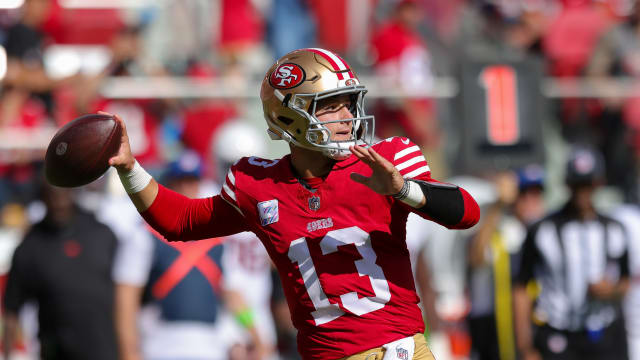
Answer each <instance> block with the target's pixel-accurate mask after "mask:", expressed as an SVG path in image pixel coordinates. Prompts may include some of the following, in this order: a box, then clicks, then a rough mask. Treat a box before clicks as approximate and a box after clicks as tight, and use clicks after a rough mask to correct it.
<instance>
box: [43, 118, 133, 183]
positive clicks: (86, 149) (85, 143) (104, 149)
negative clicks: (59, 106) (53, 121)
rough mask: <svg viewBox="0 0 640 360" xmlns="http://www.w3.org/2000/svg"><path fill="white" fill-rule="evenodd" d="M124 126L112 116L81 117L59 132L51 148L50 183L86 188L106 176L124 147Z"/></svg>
mask: <svg viewBox="0 0 640 360" xmlns="http://www.w3.org/2000/svg"><path fill="white" fill-rule="evenodd" d="M121 136H122V127H121V126H120V124H118V122H116V120H115V119H114V118H113V116H111V115H106V114H89V115H84V116H81V117H79V118H77V119H75V120H73V121H71V122H69V123H67V124H66V125H64V126H63V127H62V128H60V129H59V130H58V132H56V134H55V135H54V136H53V139H51V142H50V143H49V146H48V147H47V153H46V155H45V159H44V170H45V177H46V179H47V181H48V182H49V183H50V184H52V185H55V186H60V187H77V186H82V185H86V184H88V183H90V182H92V181H94V180H96V179H97V178H99V177H100V176H102V174H104V173H105V172H106V171H107V169H108V168H109V158H111V157H112V156H114V155H115V154H116V153H117V152H118V149H119V148H120V137H121Z"/></svg>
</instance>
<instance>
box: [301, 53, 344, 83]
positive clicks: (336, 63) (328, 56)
mask: <svg viewBox="0 0 640 360" xmlns="http://www.w3.org/2000/svg"><path fill="white" fill-rule="evenodd" d="M307 50H309V51H311V52H313V53H316V54H318V55H320V56H322V57H323V58H325V60H327V61H328V62H329V64H331V66H332V67H333V70H334V71H336V75H338V80H343V79H344V76H343V75H342V72H341V71H345V70H349V67H348V66H347V65H346V63H345V62H344V61H343V60H342V59H340V58H339V57H337V56H336V55H335V54H333V53H332V52H330V51H327V50H325V49H320V48H309V49H307Z"/></svg>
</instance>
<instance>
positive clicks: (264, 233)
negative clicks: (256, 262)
mask: <svg viewBox="0 0 640 360" xmlns="http://www.w3.org/2000/svg"><path fill="white" fill-rule="evenodd" d="M366 91H367V90H366V88H365V87H364V86H363V85H361V84H360V82H359V80H358V78H357V77H356V76H355V74H354V73H353V71H352V69H351V68H350V67H349V65H348V64H347V63H346V62H345V61H344V60H342V59H341V58H340V57H339V56H338V55H336V54H335V53H333V52H330V51H327V50H323V49H301V50H296V51H293V52H291V53H289V54H287V55H285V56H283V57H282V58H281V59H280V60H278V61H277V62H276V63H275V64H274V65H273V66H272V67H271V68H270V69H269V70H268V71H267V73H266V76H265V78H264V80H263V82H262V89H261V92H260V97H261V99H262V105H263V109H264V114H265V118H266V121H267V125H268V133H269V135H270V136H271V138H272V139H282V140H285V141H287V142H288V143H289V144H290V149H291V153H290V154H289V155H286V156H284V157H283V158H281V159H278V160H267V159H262V158H256V157H249V158H242V159H241V160H239V161H238V162H237V163H236V164H234V165H233V166H232V167H231V169H230V170H229V172H228V174H227V178H226V183H225V184H224V186H223V188H222V192H221V194H220V195H217V196H214V197H211V198H207V199H188V198H186V197H182V196H180V195H178V194H176V193H174V192H172V191H170V190H168V189H166V188H164V187H162V186H160V185H158V183H157V182H156V181H155V180H153V179H152V178H151V176H150V175H149V174H148V173H146V171H145V170H144V169H143V168H142V167H141V166H140V165H139V164H138V163H137V162H136V160H135V158H134V157H133V156H132V155H131V152H130V150H129V149H130V147H129V141H128V138H127V135H126V131H124V132H123V136H122V146H121V148H120V151H119V153H118V154H117V155H116V156H115V157H113V158H112V159H111V160H110V164H111V165H113V166H115V167H116V168H117V169H118V172H119V175H120V178H121V180H122V183H123V186H124V188H125V189H126V190H127V192H128V193H129V195H130V197H131V199H132V201H133V203H134V204H135V205H136V207H137V208H138V211H140V212H141V214H142V216H143V217H144V218H145V220H146V221H147V222H148V223H149V224H150V225H151V226H153V227H154V228H155V229H157V230H158V231H159V232H160V233H162V234H163V235H164V236H165V237H166V238H167V239H168V240H178V239H180V240H186V239H203V238H209V237H215V236H224V235H230V234H234V233H237V232H241V231H252V232H254V233H255V234H256V235H257V236H258V238H260V240H261V241H262V243H263V244H264V246H265V248H266V249H267V252H268V253H269V256H270V257H271V259H272V260H273V262H274V263H275V266H276V267H277V269H278V272H279V274H280V279H281V281H282V284H283V288H284V290H285V295H286V297H287V302H288V304H289V308H290V310H291V314H292V320H293V323H294V325H295V326H296V328H297V329H298V349H299V351H300V353H301V354H302V357H303V358H304V359H340V358H345V357H346V358H348V359H364V358H366V357H368V358H369V359H371V358H373V357H374V355H372V354H375V356H377V357H375V358H377V359H385V360H388V359H405V360H407V359H433V356H432V355H431V352H430V351H429V349H428V348H427V345H426V342H425V340H424V337H423V335H422V333H423V331H424V323H423V321H422V315H421V313H420V308H419V307H418V305H417V304H418V301H419V299H418V296H417V295H416V291H415V285H414V282H413V277H412V273H411V264H410V260H409V252H408V251H407V246H406V243H405V233H406V230H405V224H406V220H407V216H408V214H409V213H410V212H415V213H417V214H419V215H420V216H422V217H424V218H427V219H430V220H433V221H436V222H438V223H440V224H442V225H444V226H447V227H449V228H453V229H461V228H468V227H471V226H473V225H474V224H475V223H476V222H477V221H478V218H479V209H478V205H477V204H476V202H475V200H474V199H473V198H472V197H471V196H470V195H469V194H468V193H467V192H466V191H465V190H463V189H461V188H459V187H457V186H455V185H451V184H443V183H440V182H438V181H436V180H433V179H432V178H431V173H430V171H429V166H428V165H427V162H426V160H425V158H424V156H423V155H422V153H421V151H420V149H419V148H418V146H417V145H415V144H414V143H413V142H411V141H410V140H409V139H406V138H398V137H394V138H389V139H386V140H383V141H380V142H378V143H376V144H373V143H372V139H373V130H374V119H373V117H372V116H366V115H365V114H364V108H363V97H364V94H365V93H366ZM118 121H120V122H121V124H122V126H124V123H123V122H122V120H121V119H119V118H118Z"/></svg>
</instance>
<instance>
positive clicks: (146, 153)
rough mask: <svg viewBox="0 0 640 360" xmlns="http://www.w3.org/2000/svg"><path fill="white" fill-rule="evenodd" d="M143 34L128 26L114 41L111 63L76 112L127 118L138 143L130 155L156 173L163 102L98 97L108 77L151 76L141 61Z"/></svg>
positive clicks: (82, 97)
mask: <svg viewBox="0 0 640 360" xmlns="http://www.w3.org/2000/svg"><path fill="white" fill-rule="evenodd" d="M140 31H141V28H140V27H138V26H127V27H124V28H122V29H121V30H120V31H119V32H118V33H117V34H116V36H115V37H114V38H113V39H112V42H111V52H112V62H111V64H110V65H109V66H108V67H107V68H106V69H105V70H104V71H103V72H102V73H101V74H100V75H99V76H96V77H94V78H92V80H91V83H90V84H87V86H86V87H85V90H84V91H83V92H82V93H79V94H78V99H77V104H78V105H77V106H78V109H77V111H78V112H79V114H78V115H80V114H83V113H87V112H97V111H106V112H111V113H121V114H126V116H127V131H128V134H129V138H131V139H135V140H133V141H132V143H133V144H136V145H134V147H133V148H132V149H131V151H132V152H133V153H134V154H136V157H138V159H139V160H138V161H140V163H141V164H142V163H145V164H147V166H149V167H150V168H151V169H154V168H155V169H156V170H157V168H159V167H160V166H161V165H162V162H163V161H164V154H163V152H162V147H161V144H160V143H159V142H160V129H161V122H162V120H163V118H164V109H165V107H166V102H165V101H164V100H163V99H144V98H136V99H109V98H104V97H102V96H101V94H100V93H99V88H100V86H101V85H102V83H103V82H104V80H105V79H106V78H107V77H109V76H118V77H129V76H146V75H150V74H149V73H148V72H147V69H145V68H144V66H143V63H142V62H141V59H140V41H141V38H140Z"/></svg>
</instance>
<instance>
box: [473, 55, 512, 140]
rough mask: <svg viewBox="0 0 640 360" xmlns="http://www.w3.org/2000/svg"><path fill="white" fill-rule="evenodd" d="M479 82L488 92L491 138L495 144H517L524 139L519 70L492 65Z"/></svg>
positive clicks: (488, 132) (488, 133)
mask: <svg viewBox="0 0 640 360" xmlns="http://www.w3.org/2000/svg"><path fill="white" fill-rule="evenodd" d="M479 83H480V86H481V87H482V88H484V89H485V91H486V108H487V111H486V119H485V120H486V124H487V139H488V140H489V143H490V144H491V145H513V144H515V143H517V142H518V140H519V138H520V124H519V119H518V87H517V78H516V72H515V70H514V69H513V68H512V67H511V66H508V65H492V66H488V67H486V68H484V69H483V70H482V71H481V72H480V76H479Z"/></svg>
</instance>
